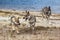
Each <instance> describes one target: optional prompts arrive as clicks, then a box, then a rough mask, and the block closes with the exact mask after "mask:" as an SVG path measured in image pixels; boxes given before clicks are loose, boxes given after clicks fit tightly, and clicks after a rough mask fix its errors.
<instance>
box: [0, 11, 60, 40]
mask: <svg viewBox="0 0 60 40" xmlns="http://www.w3.org/2000/svg"><path fill="white" fill-rule="evenodd" d="M20 13H21V15H22V13H24V12H20ZM20 13H17V15H18V14H20ZM37 13H38V12H37ZM11 14H12V13H10V12H3V11H0V16H9V15H11ZM15 14H16V13H15ZM33 14H34V13H33ZM23 15H24V14H23ZM37 16H39V15H37ZM34 32H35V33H34ZM13 35H14V36H12V37H11V26H10V25H8V24H6V23H4V22H0V40H60V28H58V27H43V26H37V27H35V31H33V32H32V30H31V29H30V28H20V34H16V33H14V34H13Z"/></svg>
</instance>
